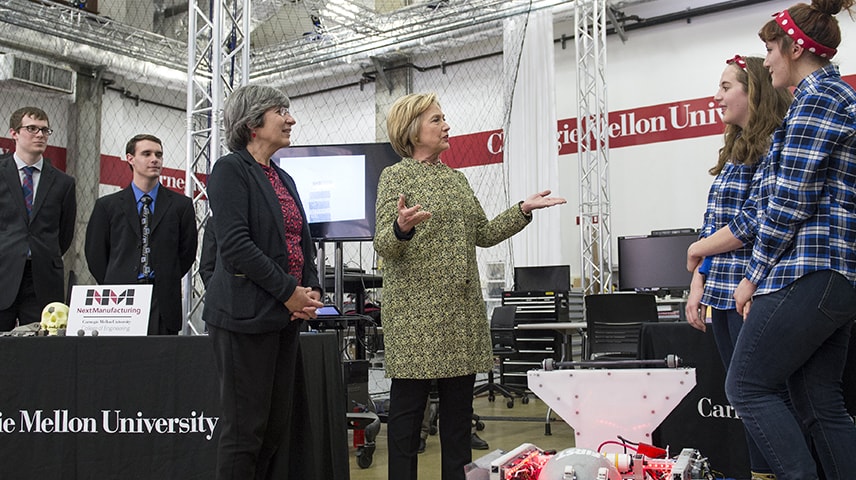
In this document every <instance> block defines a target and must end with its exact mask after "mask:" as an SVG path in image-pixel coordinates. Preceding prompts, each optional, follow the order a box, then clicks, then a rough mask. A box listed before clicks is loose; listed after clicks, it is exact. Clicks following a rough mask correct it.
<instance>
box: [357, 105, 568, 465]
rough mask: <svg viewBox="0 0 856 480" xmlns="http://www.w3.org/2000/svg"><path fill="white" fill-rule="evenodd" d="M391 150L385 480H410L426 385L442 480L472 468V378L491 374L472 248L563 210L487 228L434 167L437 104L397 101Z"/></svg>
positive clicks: (503, 217) (450, 177) (382, 200)
mask: <svg viewBox="0 0 856 480" xmlns="http://www.w3.org/2000/svg"><path fill="white" fill-rule="evenodd" d="M387 126H388V130H389V137H390V143H391V144H392V146H393V148H394V149H395V151H396V152H397V153H398V154H399V155H401V156H402V157H403V158H402V160H401V161H400V162H399V163H397V164H395V165H393V166H390V167H388V168H386V169H385V170H384V171H383V173H382V174H381V178H380V184H379V187H378V195H377V212H376V213H377V230H376V233H375V241H374V245H375V249H376V250H377V252H378V254H380V255H381V256H382V257H383V262H384V263H383V265H384V273H383V275H384V292H383V293H384V295H383V296H384V299H383V326H384V343H385V358H386V372H387V376H389V377H391V378H392V387H391V391H390V413H389V419H388V423H387V427H388V428H387V431H388V436H389V478H390V479H395V480H407V479H413V480H415V479H416V457H417V454H416V452H417V448H418V445H419V430H420V426H421V422H422V416H423V411H424V408H425V402H426V401H427V398H428V394H429V390H430V388H431V381H432V380H437V381H438V390H439V394H440V407H439V408H440V411H439V422H440V425H439V427H440V443H441V451H442V478H443V480H463V479H464V478H465V474H464V466H465V465H466V464H468V463H470V461H471V460H472V453H471V450H470V423H471V418H472V412H473V409H472V399H473V384H474V382H475V374H476V373H478V372H486V371H487V370H488V369H490V368H493V357H492V354H491V342H490V332H489V326H488V320H487V314H486V311H485V306H484V299H483V298H482V293H481V284H480V281H479V275H478V264H477V263H476V247H477V246H478V247H490V246H493V245H496V244H497V243H499V242H501V241H503V240H505V239H507V238H508V237H510V236H512V235H514V234H515V233H517V232H519V231H520V230H522V229H523V228H524V227H525V226H526V225H527V224H528V223H529V222H530V221H531V219H532V213H531V212H532V210H535V209H538V208H544V207H549V206H552V205H557V204H560V203H565V200H564V199H562V198H556V197H549V196H548V195H549V194H550V191H549V190H548V191H544V192H539V193H537V194H534V195H532V196H530V197H529V198H527V199H526V200H525V201H523V202H520V203H518V204H517V205H514V206H513V207H511V208H509V209H508V210H506V211H505V212H503V213H501V214H499V215H498V216H497V217H496V218H494V219H493V220H488V219H487V217H486V216H485V213H484V211H483V210H482V207H481V205H480V204H479V201H478V199H477V198H476V197H475V194H474V192H473V190H472V188H471V187H470V185H469V183H468V182H467V179H466V177H464V175H463V174H462V173H461V172H459V171H457V170H453V169H451V168H449V167H447V166H446V165H444V164H443V163H442V162H441V161H440V153H441V152H443V151H445V150H447V149H448V148H449V125H448V124H447V123H446V121H445V117H444V116H443V112H442V111H441V110H440V106H439V104H438V102H437V97H436V95H434V94H414V95H407V96H405V97H402V98H400V99H399V100H397V101H396V103H395V104H394V105H393V107H392V109H391V110H390V113H389V116H388V120H387Z"/></svg>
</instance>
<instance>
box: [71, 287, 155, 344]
mask: <svg viewBox="0 0 856 480" xmlns="http://www.w3.org/2000/svg"><path fill="white" fill-rule="evenodd" d="M151 302H152V286H151V285H148V284H134V285H75V286H74V287H72V289H71V299H70V301H69V307H68V330H67V332H68V333H67V335H69V336H73V335H106V336H145V335H146V333H147V332H148V328H149V310H150V309H151Z"/></svg>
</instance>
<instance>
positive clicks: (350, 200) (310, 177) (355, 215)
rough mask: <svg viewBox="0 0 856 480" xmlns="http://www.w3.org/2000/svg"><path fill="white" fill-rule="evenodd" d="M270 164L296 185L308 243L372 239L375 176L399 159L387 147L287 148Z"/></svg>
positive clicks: (375, 144)
mask: <svg viewBox="0 0 856 480" xmlns="http://www.w3.org/2000/svg"><path fill="white" fill-rule="evenodd" d="M273 158H274V160H275V161H276V162H278V164H279V166H280V167H282V169H283V170H285V171H286V172H288V174H289V175H291V176H292V178H294V182H295V183H296V184H297V193H298V195H300V200H301V202H302V203H303V209H304V211H306V216H307V217H309V218H308V221H309V230H310V231H311V233H312V238H314V239H316V240H323V241H371V240H372V239H373V238H374V234H375V200H376V199H377V184H378V179H379V178H380V172H381V171H383V169H384V168H386V167H388V166H390V165H392V164H394V163H396V162H398V161H399V160H400V159H401V157H399V156H398V154H396V153H395V151H394V150H393V149H392V147H391V146H390V145H389V144H388V143H354V144H345V145H316V146H301V147H290V148H283V149H280V150H278V151H277V152H276V153H275V154H274V156H273Z"/></svg>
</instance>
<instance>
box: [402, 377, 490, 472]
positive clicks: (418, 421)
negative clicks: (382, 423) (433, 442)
mask: <svg viewBox="0 0 856 480" xmlns="http://www.w3.org/2000/svg"><path fill="white" fill-rule="evenodd" d="M475 379H476V376H475V375H465V376H462V377H451V378H439V379H436V380H437V390H438V392H439V394H440V405H439V418H440V420H439V430H440V453H441V456H442V457H441V458H442V461H441V464H442V467H441V468H442V470H441V472H442V473H441V477H442V479H443V480H465V478H466V475H465V473H464V467H465V466H466V465H467V464H469V463H470V462H472V458H473V453H472V450H471V435H472V433H471V431H472V430H471V427H472V421H473V385H474V384H475ZM431 381H432V380H431V379H407V378H393V379H392V385H391V387H390V392H389V417H388V419H387V439H388V443H389V472H388V473H389V478H390V479H395V480H416V474H417V453H416V451H417V450H418V449H419V438H420V437H419V433H420V431H421V427H422V418H423V417H424V413H425V402H427V401H428V394H429V393H430V391H431Z"/></svg>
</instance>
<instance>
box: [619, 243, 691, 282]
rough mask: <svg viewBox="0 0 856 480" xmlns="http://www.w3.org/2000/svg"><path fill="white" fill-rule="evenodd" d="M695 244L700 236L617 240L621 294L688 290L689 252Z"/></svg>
mask: <svg viewBox="0 0 856 480" xmlns="http://www.w3.org/2000/svg"><path fill="white" fill-rule="evenodd" d="M696 240H698V234H697V233H687V234H679V235H642V236H632V237H618V288H619V290H633V291H637V292H653V291H659V290H669V291H682V290H688V289H689V288H690V281H691V280H692V273H690V272H688V271H687V248H689V246H690V244H691V243H693V242H695V241H696Z"/></svg>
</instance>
